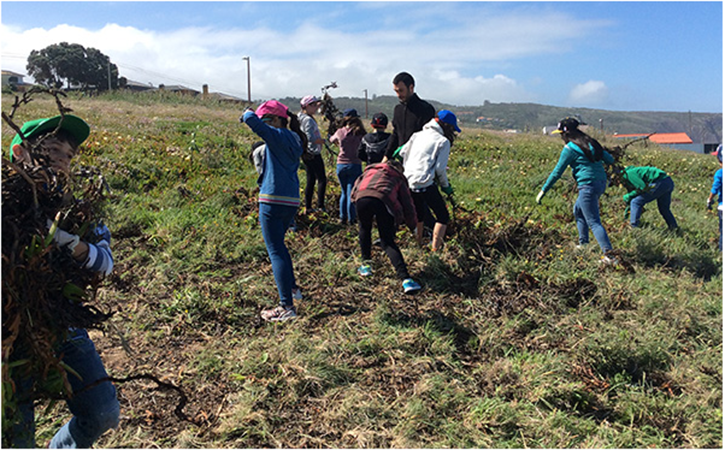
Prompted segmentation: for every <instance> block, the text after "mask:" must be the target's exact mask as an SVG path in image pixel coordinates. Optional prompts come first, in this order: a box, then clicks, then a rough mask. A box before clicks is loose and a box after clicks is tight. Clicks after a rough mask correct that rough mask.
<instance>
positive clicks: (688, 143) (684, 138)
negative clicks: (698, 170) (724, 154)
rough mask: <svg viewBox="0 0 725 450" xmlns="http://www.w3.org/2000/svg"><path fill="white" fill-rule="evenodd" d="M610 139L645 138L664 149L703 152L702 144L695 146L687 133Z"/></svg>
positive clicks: (626, 135) (621, 135)
mask: <svg viewBox="0 0 725 450" xmlns="http://www.w3.org/2000/svg"><path fill="white" fill-rule="evenodd" d="M612 137H613V138H615V139H641V138H647V140H648V141H650V142H652V143H654V144H659V145H662V146H665V147H670V148H674V149H678V150H689V151H693V152H697V153H704V152H705V146H704V144H695V143H694V142H693V141H692V139H691V138H690V136H688V135H687V133H652V134H615V135H614V136H612Z"/></svg>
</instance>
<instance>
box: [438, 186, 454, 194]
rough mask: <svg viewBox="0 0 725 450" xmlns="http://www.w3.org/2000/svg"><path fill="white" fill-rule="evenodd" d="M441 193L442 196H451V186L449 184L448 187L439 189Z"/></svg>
mask: <svg viewBox="0 0 725 450" xmlns="http://www.w3.org/2000/svg"><path fill="white" fill-rule="evenodd" d="M441 191H443V193H444V194H446V195H453V186H451V185H450V184H449V185H448V186H446V187H442V188H441Z"/></svg>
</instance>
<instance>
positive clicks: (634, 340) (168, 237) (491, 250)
mask: <svg viewBox="0 0 725 450" xmlns="http://www.w3.org/2000/svg"><path fill="white" fill-rule="evenodd" d="M11 102H12V99H11V98H10V97H6V96H4V97H3V110H7V109H8V105H10V104H11ZM65 103H66V106H70V107H71V108H73V110H74V111H75V113H76V114H78V115H80V116H82V117H84V118H86V120H87V121H88V122H89V123H90V124H91V126H92V132H91V136H90V138H89V139H88V140H87V142H86V143H85V145H84V146H83V147H82V153H81V156H80V157H79V158H78V161H77V162H78V163H79V164H84V165H91V166H95V167H98V168H100V169H101V170H102V171H103V173H104V174H105V175H106V177H107V180H108V182H109V184H110V187H111V189H112V196H111V198H110V201H109V205H108V220H107V224H108V225H109V228H110V229H111V231H112V233H113V236H114V241H113V242H112V246H113V248H114V255H115V259H116V268H115V269H114V273H113V274H112V275H111V276H110V277H109V278H108V280H107V281H106V282H105V284H104V285H103V287H102V288H101V290H100V295H99V298H100V301H101V304H102V305H103V307H104V308H106V309H110V310H113V311H115V315H114V316H113V317H112V318H111V319H110V320H109V322H108V327H107V330H106V332H105V333H95V334H94V335H93V336H94V340H95V342H96V345H97V347H98V349H99V351H100V352H101V356H102V358H103V359H104V362H105V364H106V367H107V369H108V370H109V373H110V374H111V375H112V376H114V377H118V378H122V377H127V376H131V375H134V374H152V375H154V376H156V377H158V378H159V379H161V380H163V381H165V382H168V383H173V384H174V385H176V386H178V387H179V388H181V389H182V390H183V392H184V393H185V395H186V397H187V400H188V401H187V402H186V403H185V404H183V405H182V406H183V407H182V408H181V411H180V412H181V414H175V412H174V411H175V408H177V406H178V405H179V401H180V398H181V397H180V395H179V393H178V392H176V391H174V390H169V389H162V388H159V386H157V384H156V383H154V382H151V381H148V380H139V381H129V382H125V383H118V384H117V388H118V392H119V399H120V401H121V408H122V411H121V413H122V420H121V425H120V426H119V427H118V429H117V430H115V431H112V432H109V433H107V434H106V435H104V436H103V437H102V438H101V440H100V441H99V442H98V443H97V446H99V447H144V448H179V447H181V448H196V447H206V448H244V447H338V448H339V447H377V448H380V447H405V448H418V447H436V448H444V447H484V448H504V447H505V448H510V447H517V448H526V447H538V448H542V447H544V448H643V447H654V448H722V446H723V442H722V429H723V428H722V361H723V359H722V258H721V255H720V254H719V252H718V250H717V216H716V215H715V214H714V213H713V212H707V211H706V210H705V208H704V205H705V200H706V198H707V195H708V192H709V188H710V185H711V183H712V175H713V174H714V172H715V171H716V170H717V168H718V164H717V161H716V160H715V158H714V157H712V156H706V155H697V154H692V153H688V152H681V151H670V150H661V149H659V148H653V147H649V148H645V147H642V146H638V144H636V145H634V146H632V147H630V148H629V149H628V152H627V160H626V163H627V164H631V165H656V166H657V167H660V168H662V169H664V170H666V171H667V172H668V173H670V174H671V175H672V178H673V179H674V181H675V184H676V188H675V192H674V194H673V205H672V208H673V212H674V214H675V216H676V217H677V219H678V221H679V222H680V226H681V229H682V230H681V233H670V232H668V231H666V227H665V224H664V221H663V220H662V218H661V217H660V216H659V214H658V213H657V211H656V208H655V207H649V208H648V211H647V212H646V213H645V214H644V216H643V226H642V227H641V228H640V229H637V230H631V229H629V228H628V226H627V221H626V220H624V208H625V205H624V203H623V201H622V199H621V195H622V194H623V193H624V190H623V189H622V188H621V187H616V186H614V187H610V188H609V190H608V192H607V194H606V195H605V196H604V197H602V201H601V203H602V219H603V221H604V223H605V226H606V228H607V230H608V231H609V234H610V238H611V240H612V243H613V245H614V246H615V248H616V249H617V250H618V252H619V255H620V259H621V261H622V264H621V265H620V266H618V267H600V265H599V264H598V258H599V251H598V248H597V246H596V244H593V245H590V248H588V249H585V250H577V249H575V243H576V242H575V241H576V227H575V224H574V222H573V217H572V213H571V210H572V207H573V203H574V200H575V199H576V192H575V185H574V182H573V180H572V178H571V175H570V172H567V174H565V176H564V177H562V179H561V180H560V181H559V183H557V185H556V187H555V188H554V189H553V190H552V191H551V192H549V193H548V194H547V196H546V197H545V198H544V200H543V205H542V206H537V205H536V203H535V201H534V197H535V196H536V193H537V192H538V190H539V189H540V187H541V185H542V184H543V183H544V181H545V179H546V177H547V176H548V174H549V172H550V170H551V169H553V167H554V165H555V164H556V161H557V160H558V156H559V152H560V149H561V146H562V142H561V140H560V139H559V138H554V137H546V136H539V135H507V134H495V133H479V132H474V131H469V132H466V130H464V133H463V134H462V136H461V139H460V140H458V141H457V142H456V143H455V145H454V148H453V150H452V156H451V161H450V164H449V172H448V173H449V177H450V179H451V183H452V184H453V185H454V187H455V188H456V198H457V201H458V204H459V207H458V208H456V209H455V210H453V211H452V214H453V221H452V224H451V227H450V231H449V234H448V237H447V246H446V249H445V250H444V251H443V252H442V253H440V254H431V253H429V252H428V251H427V250H424V249H420V248H417V247H416V246H415V245H414V242H413V239H412V236H411V234H410V233H409V232H408V231H401V232H400V233H399V239H400V242H401V248H402V249H403V253H404V255H405V258H406V261H407V262H408V264H409V266H410V269H411V273H412V274H413V276H414V278H416V279H417V280H419V281H420V282H421V283H422V284H423V286H424V290H423V291H422V293H421V294H420V295H418V296H417V297H414V298H411V297H407V296H405V295H403V294H402V289H401V287H400V285H399V282H398V281H397V279H396V278H395V277H394V272H393V269H392V267H391V266H390V264H389V263H388V261H387V259H386V258H385V256H384V255H383V254H382V252H380V251H379V250H377V251H374V260H375V265H374V270H375V274H374V276H373V277H370V278H369V279H361V278H360V277H358V276H357V275H356V267H357V265H358V264H359V249H358V247H357V232H356V230H355V229H353V228H350V227H343V226H342V225H339V224H338V223H337V220H336V218H335V217H331V216H326V215H318V216H305V215H299V216H298V219H297V223H298V231H297V232H295V233H290V234H289V235H288V238H287V242H288V246H289V247H290V251H291V253H292V255H293V261H294V264H295V272H296V275H297V279H298V282H299V283H300V285H301V287H302V289H303V292H304V295H305V298H304V300H302V301H301V302H299V303H298V312H299V314H300V317H299V318H298V319H297V320H296V321H294V322H292V323H284V324H268V323H264V322H262V321H261V320H260V319H259V311H260V310H261V309H262V308H265V307H270V306H272V305H274V304H275V303H276V298H277V296H276V287H275V284H274V280H273V277H272V272H271V266H270V264H269V261H268V259H267V255H266V250H265V247H264V243H263V241H262V237H261V232H260V228H259V224H258V216H257V204H256V196H255V189H256V183H255V180H256V174H255V172H254V169H253V166H252V165H251V163H250V162H249V160H248V153H249V150H250V144H251V143H252V142H253V141H255V140H257V137H256V136H254V135H253V134H252V133H251V132H250V131H249V129H248V128H247V127H246V126H244V125H242V124H240V123H239V121H238V117H239V115H240V114H241V112H242V111H241V107H239V106H236V107H234V106H228V105H220V104H208V103H204V102H201V101H197V100H183V99H177V98H175V97H169V98H166V99H162V100H152V99H150V98H147V97H142V96H138V97H134V96H128V97H124V96H118V97H96V98H69V99H67V100H66V102H65ZM56 113H57V112H56V110H55V105H54V103H53V102H52V101H50V100H43V99H37V100H36V101H34V102H32V103H30V104H28V105H25V106H23V107H22V108H21V109H20V110H19V111H18V113H17V114H16V118H17V120H18V122H21V121H22V120H25V119H29V118H35V117H38V116H40V115H53V114H56ZM2 131H3V133H2V143H3V148H4V149H6V148H7V145H8V143H9V141H10V138H11V136H12V133H11V132H10V129H9V128H8V127H7V126H6V125H5V124H3V129H2ZM598 137H599V136H598ZM602 141H603V142H604V143H605V144H607V142H606V140H605V139H603V138H602ZM610 145H613V144H611V143H610ZM326 164H327V170H328V178H329V180H330V182H329V184H328V197H327V209H328V210H329V211H336V210H337V206H336V205H337V198H338V196H339V186H338V184H337V180H336V177H335V175H334V165H333V164H330V160H327V161H326ZM300 178H301V180H302V184H303V185H304V173H303V172H302V171H300ZM38 411H39V414H38V420H37V422H38V436H37V437H38V443H39V445H44V444H45V443H46V442H47V440H48V439H50V437H51V436H52V434H53V433H54V432H55V430H56V429H57V427H58V426H59V425H60V424H61V423H62V422H63V421H65V420H67V419H68V413H67V411H66V410H65V407H64V406H63V405H62V404H61V405H58V406H54V407H53V408H51V409H50V411H47V412H43V409H42V408H38Z"/></svg>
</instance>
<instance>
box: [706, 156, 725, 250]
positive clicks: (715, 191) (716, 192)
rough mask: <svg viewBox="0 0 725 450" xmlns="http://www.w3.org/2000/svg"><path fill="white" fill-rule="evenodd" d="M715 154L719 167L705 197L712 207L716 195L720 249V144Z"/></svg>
mask: <svg viewBox="0 0 725 450" xmlns="http://www.w3.org/2000/svg"><path fill="white" fill-rule="evenodd" d="M715 156H717V161H718V162H719V163H720V168H719V169H718V170H717V172H715V176H714V177H713V180H712V189H710V195H709V196H708V197H707V209H712V204H713V203H714V202H715V196H717V217H718V219H719V220H718V223H719V225H720V250H722V209H723V208H722V144H720V145H718V146H717V150H715Z"/></svg>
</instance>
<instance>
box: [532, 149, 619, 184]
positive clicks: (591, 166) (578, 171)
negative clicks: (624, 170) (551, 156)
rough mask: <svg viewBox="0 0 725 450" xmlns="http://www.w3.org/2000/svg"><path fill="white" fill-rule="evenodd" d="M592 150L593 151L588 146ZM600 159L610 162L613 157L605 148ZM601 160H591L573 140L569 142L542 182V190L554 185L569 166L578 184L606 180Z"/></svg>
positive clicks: (612, 160)
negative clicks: (544, 181) (547, 176)
mask: <svg viewBox="0 0 725 450" xmlns="http://www.w3.org/2000/svg"><path fill="white" fill-rule="evenodd" d="M589 147H590V149H591V150H592V152H593V151H594V149H593V148H591V145H590V146H589ZM602 161H604V163H606V164H612V163H613V162H614V158H612V155H610V154H609V153H608V152H607V151H606V150H605V151H604V153H603V154H602ZM602 161H597V162H591V161H589V159H588V158H587V157H586V155H584V152H583V151H582V150H581V149H580V148H579V146H578V145H576V144H575V143H573V142H569V143H568V144H566V145H565V146H564V149H562V151H561V156H560V157H559V162H558V163H557V164H556V167H554V170H553V171H552V172H551V175H549V178H548V179H547V180H546V183H544V187H542V188H541V190H542V191H544V192H546V191H548V190H549V189H551V188H552V187H553V186H554V183H556V182H557V180H558V179H559V178H561V176H562V175H563V174H564V171H565V170H566V168H567V167H571V173H572V175H574V179H575V180H576V183H577V185H578V186H581V185H583V184H591V183H593V182H594V181H606V180H607V173H606V172H605V171H604V164H602Z"/></svg>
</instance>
